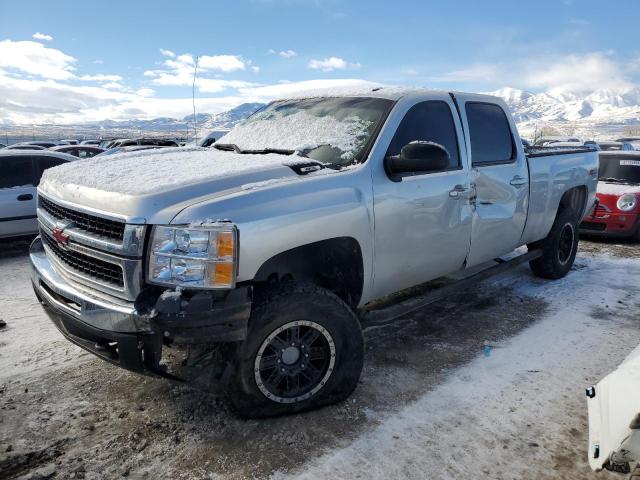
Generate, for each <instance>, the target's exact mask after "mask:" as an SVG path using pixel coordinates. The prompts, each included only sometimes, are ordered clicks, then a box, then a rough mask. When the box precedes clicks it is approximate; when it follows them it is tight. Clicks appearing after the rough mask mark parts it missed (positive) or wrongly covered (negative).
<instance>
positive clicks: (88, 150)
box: [49, 145, 104, 158]
mask: <svg viewBox="0 0 640 480" xmlns="http://www.w3.org/2000/svg"><path fill="white" fill-rule="evenodd" d="M49 150H51V151H52V152H62V153H68V154H69V155H73V156H74V157H78V158H91V157H95V156H96V155H98V154H100V153H102V152H104V148H100V147H95V146H92V145H58V146H57V147H51V148H50V149H49Z"/></svg>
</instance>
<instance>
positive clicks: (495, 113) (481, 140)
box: [465, 102, 515, 166]
mask: <svg viewBox="0 0 640 480" xmlns="http://www.w3.org/2000/svg"><path fill="white" fill-rule="evenodd" d="M465 110H466V112H467V121H468V122H469V140H470V141H471V157H472V162H473V165H474V166H482V165H483V164H485V165H487V164H492V163H506V162H511V161H513V160H515V155H514V154H515V151H514V149H513V140H512V139H513V137H512V135H511V129H510V128H509V121H508V120H507V116H506V115H505V113H504V111H503V110H502V108H501V107H500V106H498V105H495V104H492V103H475V102H469V103H467V104H466V106H465Z"/></svg>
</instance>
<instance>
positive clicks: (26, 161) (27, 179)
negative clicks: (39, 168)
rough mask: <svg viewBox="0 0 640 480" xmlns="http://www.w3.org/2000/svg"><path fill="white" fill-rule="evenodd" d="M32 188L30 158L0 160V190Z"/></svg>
mask: <svg viewBox="0 0 640 480" xmlns="http://www.w3.org/2000/svg"><path fill="white" fill-rule="evenodd" d="M27 185H28V186H33V174H32V171H31V157H29V156H26V155H24V156H16V157H2V158H0V188H11V187H23V186H27Z"/></svg>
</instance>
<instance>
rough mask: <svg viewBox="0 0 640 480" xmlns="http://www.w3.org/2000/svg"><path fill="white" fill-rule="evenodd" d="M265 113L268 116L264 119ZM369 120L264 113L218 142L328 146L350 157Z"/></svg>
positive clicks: (249, 146) (242, 145)
mask: <svg viewBox="0 0 640 480" xmlns="http://www.w3.org/2000/svg"><path fill="white" fill-rule="evenodd" d="M265 115H268V116H266V118H265ZM372 123H373V122H371V121H370V120H364V119H361V118H358V117H356V116H352V117H348V118H345V119H344V120H338V119H337V118H335V117H333V116H331V115H326V116H322V117H320V116H316V115H311V114H309V113H307V112H305V111H299V112H296V113H293V114H290V115H283V114H282V113H280V112H265V113H264V114H260V113H258V114H256V116H254V117H251V118H249V119H248V120H247V121H245V122H244V123H241V124H240V125H238V126H236V127H235V128H234V129H233V130H231V132H229V133H228V134H226V135H225V136H224V139H223V140H222V141H221V143H234V144H236V145H238V146H239V147H240V148H242V149H244V150H259V149H264V148H281V149H286V150H295V151H303V150H307V149H312V148H315V147H317V146H319V145H330V146H332V147H335V148H338V149H339V150H341V151H342V152H343V154H342V158H346V159H350V158H351V157H352V156H353V155H355V153H356V152H357V151H358V150H359V149H360V148H362V142H363V141H366V130H367V128H368V127H370V126H371V124H372ZM285 132H286V135H285V134H284V133H285Z"/></svg>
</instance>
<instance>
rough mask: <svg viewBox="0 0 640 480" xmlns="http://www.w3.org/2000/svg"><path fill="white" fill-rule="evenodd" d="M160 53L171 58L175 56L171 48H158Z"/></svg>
mask: <svg viewBox="0 0 640 480" xmlns="http://www.w3.org/2000/svg"><path fill="white" fill-rule="evenodd" d="M160 53H161V54H162V56H163V57H169V58H173V57H175V56H176V54H175V53H173V52H172V51H171V50H165V49H164V48H161V49H160Z"/></svg>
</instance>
